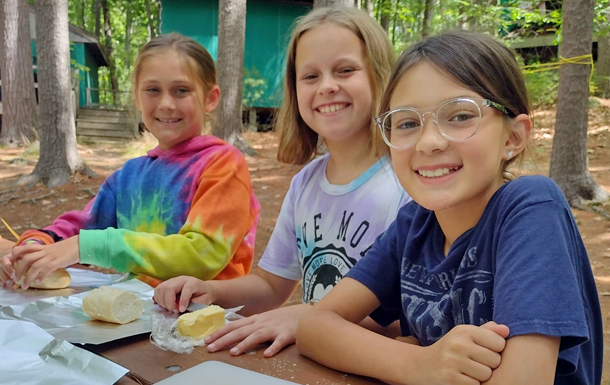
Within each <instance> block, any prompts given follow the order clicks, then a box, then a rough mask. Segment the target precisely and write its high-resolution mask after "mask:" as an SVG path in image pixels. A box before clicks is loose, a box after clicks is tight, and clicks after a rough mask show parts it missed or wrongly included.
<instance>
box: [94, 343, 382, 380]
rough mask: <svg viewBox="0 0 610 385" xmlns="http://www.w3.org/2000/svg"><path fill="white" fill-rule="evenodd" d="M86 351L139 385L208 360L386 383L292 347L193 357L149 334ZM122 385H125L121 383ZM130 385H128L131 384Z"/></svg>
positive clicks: (292, 374)
mask: <svg viewBox="0 0 610 385" xmlns="http://www.w3.org/2000/svg"><path fill="white" fill-rule="evenodd" d="M84 347H85V349H87V350H90V351H92V352H94V353H96V354H99V355H101V356H102V357H105V358H107V359H109V360H111V361H114V362H116V363H117V364H119V365H121V366H123V367H125V368H127V369H129V371H130V372H129V373H128V374H127V375H126V376H127V377H129V378H131V379H132V380H134V381H136V382H137V383H140V384H143V385H148V384H154V383H156V382H159V381H161V380H163V379H165V378H168V377H170V376H171V375H173V374H175V373H179V372H180V371H182V370H185V369H188V368H191V367H193V366H195V365H198V364H200V363H202V362H204V361H211V360H214V361H221V362H224V363H227V364H231V365H235V366H239V367H241V368H244V369H248V370H252V371H255V372H259V373H263V374H266V375H269V376H273V377H277V378H281V379H284V380H288V381H292V382H295V383H298V384H309V385H327V384H328V385H332V384H336V385H347V384H350V385H364V384H382V382H381V381H378V380H375V379H371V378H366V377H361V376H356V375H352V374H346V373H341V372H337V371H335V370H332V369H329V368H326V367H324V366H322V365H319V364H318V363H316V362H314V361H312V360H310V359H308V358H306V357H303V356H301V355H300V354H299V352H298V351H297V349H296V346H294V345H292V346H290V347H288V348H286V349H284V350H282V351H281V352H280V353H278V354H277V355H276V356H275V357H271V358H264V357H263V351H264V349H265V348H266V346H264V345H260V346H259V348H258V349H256V350H253V351H251V352H248V353H246V354H242V355H240V356H236V357H233V356H231V355H230V354H229V352H228V350H225V351H221V352H216V353H208V351H207V350H206V349H205V347H198V348H196V349H195V351H193V352H192V353H191V354H179V353H174V352H170V351H163V350H161V349H159V348H158V347H157V346H155V345H153V344H151V343H150V341H149V334H144V335H139V336H133V337H129V338H124V339H121V340H116V341H112V342H108V343H106V344H101V345H85V346H84ZM119 384H123V383H121V382H119ZM127 384H129V383H125V385H127Z"/></svg>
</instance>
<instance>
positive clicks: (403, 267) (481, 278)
mask: <svg viewBox="0 0 610 385" xmlns="http://www.w3.org/2000/svg"><path fill="white" fill-rule="evenodd" d="M381 111H387V112H385V113H384V114H382V115H381V116H380V117H379V118H377V119H376V121H377V123H378V125H379V126H380V129H381V132H382V134H383V138H384V140H385V142H386V143H387V144H388V146H389V147H390V152H391V157H392V163H393V166H394V171H395V172H396V175H397V176H398V179H399V180H400V182H401V184H402V185H403V186H404V187H405V189H406V190H407V192H408V193H409V195H410V196H411V197H412V198H413V200H414V201H413V202H411V203H409V204H407V205H406V206H404V207H403V208H402V209H401V210H400V212H399V214H398V217H397V219H396V221H395V222H394V223H393V224H392V225H390V227H389V228H388V230H387V231H386V232H385V233H384V234H383V235H382V236H380V237H379V238H378V239H377V240H376V242H375V244H374V245H373V247H372V249H371V250H370V251H369V252H368V253H367V255H366V256H365V257H364V258H363V259H362V260H361V261H360V262H359V263H358V265H357V266H356V267H354V269H352V270H351V271H350V272H349V273H348V274H347V276H346V278H345V279H344V280H342V281H341V282H340V283H339V284H338V285H337V286H336V287H335V288H334V289H333V290H332V291H331V292H330V293H329V294H328V295H327V296H326V297H324V299H322V301H320V302H319V303H318V304H316V306H314V310H313V311H311V312H309V313H307V314H306V315H305V316H304V317H303V318H302V319H301V321H300V323H299V327H298V330H297V346H298V348H299V351H300V352H301V353H302V354H304V355H306V356H309V357H311V358H313V359H315V360H317V361H319V362H321V363H323V364H325V365H328V366H330V367H333V368H335V369H338V370H342V371H346V372H352V373H357V374H362V375H366V376H370V377H376V378H380V379H382V380H384V381H388V382H391V383H399V384H426V385H434V384H480V383H485V384H566V385H567V384H571V385H580V384H582V385H584V384H599V383H600V381H601V369H602V351H603V333H602V320H601V312H600V305H599V300H598V296H597V291H596V287H595V282H594V279H593V274H592V272H591V267H590V264H589V260H588V258H587V253H586V250H585V248H584V245H583V242H582V239H581V237H580V234H579V232H578V229H577V227H576V223H575V222H574V219H573V217H572V214H571V211H570V207H569V206H568V204H567V201H566V200H565V198H564V196H563V194H562V192H561V190H560V189H559V188H558V187H557V185H555V183H553V181H552V180H550V179H548V178H546V177H543V176H523V177H520V178H516V179H515V178H514V177H512V176H511V174H510V173H508V171H507V168H508V166H509V165H510V164H511V163H513V162H515V161H517V160H519V159H520V158H521V157H522V154H523V151H524V150H525V148H526V146H527V143H528V140H529V138H530V134H531V130H532V122H531V119H530V110H529V101H528V97H527V92H526V88H525V84H524V81H523V77H522V75H521V73H520V70H519V67H518V65H517V62H516V60H515V58H514V56H513V54H512V53H511V51H510V50H508V49H507V48H506V47H504V46H503V45H502V44H500V43H498V42H496V41H495V40H493V39H492V38H489V37H486V36H483V35H479V34H471V33H467V32H453V33H446V34H443V35H440V36H437V37H431V38H428V39H426V40H424V41H423V42H421V43H419V44H417V45H414V46H413V47H411V48H410V49H408V50H407V51H405V52H404V53H403V54H402V56H401V57H400V59H399V61H398V63H397V64H396V66H395V67H394V70H393V73H392V75H391V77H390V81H389V86H388V88H387V90H386V93H385V95H384V98H383V99H382V104H381ZM380 305H381V307H382V308H384V309H386V310H387V311H389V312H391V311H394V312H395V317H396V319H399V320H400V323H401V331H402V334H403V336H409V337H411V338H415V339H417V341H418V344H419V346H418V345H417V344H405V343H401V342H399V341H396V340H392V339H388V338H384V337H382V336H379V335H376V334H373V333H370V332H368V331H367V330H364V329H363V328H361V327H359V326H358V325H357V323H358V322H360V320H361V319H362V318H364V317H365V316H366V315H368V314H369V313H370V312H371V311H372V310H373V309H376V308H377V307H378V306H380ZM373 318H375V315H373ZM346 352H347V354H346Z"/></svg>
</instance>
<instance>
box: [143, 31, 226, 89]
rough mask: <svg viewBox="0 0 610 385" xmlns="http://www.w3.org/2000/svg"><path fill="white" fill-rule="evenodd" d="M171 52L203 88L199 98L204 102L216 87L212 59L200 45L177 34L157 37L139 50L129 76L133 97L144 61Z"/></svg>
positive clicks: (214, 68) (214, 67)
mask: <svg viewBox="0 0 610 385" xmlns="http://www.w3.org/2000/svg"><path fill="white" fill-rule="evenodd" d="M171 50H173V51H175V52H177V53H178V57H179V58H180V60H181V62H182V67H183V68H184V69H186V72H187V73H188V74H189V75H190V77H192V78H193V79H194V80H195V82H196V83H198V84H199V85H201V87H202V88H203V95H201V96H203V98H202V100H204V99H205V96H206V95H207V93H208V92H209V91H210V90H211V89H212V87H214V86H215V85H216V66H215V65H214V59H212V56H211V55H210V53H209V52H208V51H207V50H206V49H205V48H204V47H203V46H202V45H201V44H199V43H197V42H196V41H195V40H193V39H191V38H190V37H187V36H184V35H181V34H179V33H168V34H165V35H159V36H157V37H155V38H153V39H152V40H150V41H149V42H148V43H146V44H145V45H144V47H142V49H140V52H139V53H138V56H137V58H136V60H135V63H134V67H133V73H132V74H131V80H132V83H133V92H134V95H137V88H138V81H139V79H140V73H141V72H142V66H143V63H144V61H146V60H147V59H149V58H150V57H152V56H155V55H158V54H161V53H166V52H167V51H171ZM198 98H199V95H198ZM136 100H137V99H136Z"/></svg>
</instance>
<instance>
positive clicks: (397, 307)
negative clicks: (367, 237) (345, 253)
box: [345, 219, 404, 334]
mask: <svg viewBox="0 0 610 385" xmlns="http://www.w3.org/2000/svg"><path fill="white" fill-rule="evenodd" d="M397 221H398V219H397ZM397 221H395V222H393V223H392V224H391V225H390V227H388V229H387V230H386V231H385V232H384V233H382V234H381V235H379V236H378V237H377V239H376V240H375V242H374V243H373V246H372V247H371V249H370V250H369V251H367V253H366V254H365V255H364V257H362V259H361V260H360V261H358V263H357V264H356V265H355V266H354V267H352V269H351V270H350V271H349V272H348V273H347V274H346V275H345V276H346V277H349V278H353V279H355V280H356V281H358V282H360V283H362V284H363V285H364V286H366V287H367V288H368V289H369V290H370V291H371V292H372V293H373V294H375V296H376V297H377V299H378V300H379V302H380V303H381V305H380V306H379V307H378V308H377V309H376V310H375V311H374V312H373V313H371V315H370V317H371V318H372V319H373V320H374V321H375V322H377V323H378V324H380V325H382V326H388V325H389V324H391V323H392V322H393V321H395V320H397V319H399V318H400V314H401V311H402V308H401V302H400V275H399V274H400V269H399V267H400V266H399V260H400V256H402V253H401V252H399V251H398V250H400V249H399V247H398V245H397V239H398V238H397V234H396V232H397V226H396V222H397ZM403 334H404V332H403Z"/></svg>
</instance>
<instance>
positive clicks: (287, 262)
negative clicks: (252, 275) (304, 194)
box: [258, 174, 303, 281]
mask: <svg viewBox="0 0 610 385" xmlns="http://www.w3.org/2000/svg"><path fill="white" fill-rule="evenodd" d="M298 180H299V174H297V176H295V177H294V178H293V179H292V182H291V183H290V188H289V189H288V192H287V193H286V196H285V197H284V202H283V203H282V208H281V210H280V215H279V216H278V218H277V222H276V224H275V227H274V228H273V233H271V237H270V238H269V243H268V244H267V247H266V248H265V252H264V253H263V256H262V257H261V260H260V261H259V262H258V267H260V268H261V269H263V270H265V271H267V272H269V273H272V274H275V275H277V276H279V277H282V278H286V279H290V280H293V281H299V280H301V278H302V275H303V273H302V269H301V263H300V261H299V255H298V245H297V236H296V230H295V228H294V227H295V225H294V223H295V221H294V210H295V208H294V204H295V199H296V191H297V190H298V187H297V185H298Z"/></svg>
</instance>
